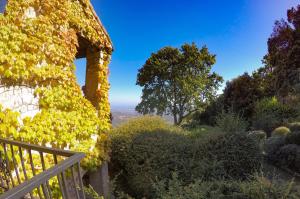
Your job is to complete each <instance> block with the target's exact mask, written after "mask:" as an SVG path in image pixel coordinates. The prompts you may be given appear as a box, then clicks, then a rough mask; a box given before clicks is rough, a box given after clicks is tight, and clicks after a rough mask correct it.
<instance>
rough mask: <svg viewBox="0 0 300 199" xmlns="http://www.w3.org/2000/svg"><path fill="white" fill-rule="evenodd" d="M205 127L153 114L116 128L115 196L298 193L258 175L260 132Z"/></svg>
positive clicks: (278, 195)
mask: <svg viewBox="0 0 300 199" xmlns="http://www.w3.org/2000/svg"><path fill="white" fill-rule="evenodd" d="M220 117H221V116H220ZM223 117H224V118H223V119H224V120H228V119H227V117H229V116H228V115H225V114H224V115H223ZM230 117H231V115H230ZM220 120H221V118H220ZM241 124H242V123H241ZM234 126H235V127H236V126H237V125H236V124H234ZM203 128H205V129H206V130H207V131H205V130H201V129H200V128H198V129H194V130H193V131H187V130H183V129H181V128H179V127H174V126H172V125H170V124H168V123H166V122H165V121H163V119H161V118H159V117H150V116H146V117H140V118H137V119H132V120H130V121H129V122H128V123H125V124H123V125H120V126H119V127H117V128H115V129H114V130H113V132H112V156H111V157H112V158H111V163H110V164H111V165H110V169H111V171H110V172H111V174H112V176H113V178H114V182H115V184H114V185H115V190H114V191H115V192H114V194H115V196H117V197H118V198H131V197H134V198H143V197H146V198H203V199H204V198H224V197H228V198H253V199H254V198H266V199H267V198H282V196H286V198H294V197H293V196H294V195H295V194H298V193H297V192H296V191H295V187H294V185H293V183H292V182H288V183H283V184H282V183H279V182H276V181H270V180H269V179H267V178H265V177H264V176H261V175H260V176H259V175H258V173H260V172H261V170H260V169H261V166H262V162H263V161H262V160H263V156H262V147H261V145H260V143H261V141H262V140H263V139H264V138H265V136H261V135H260V132H251V133H246V132H245V131H242V129H241V131H233V132H229V131H228V132H224V131H223V130H222V129H220V128H211V129H207V127H203ZM295 197H296V196H295ZM297 197H299V195H297Z"/></svg>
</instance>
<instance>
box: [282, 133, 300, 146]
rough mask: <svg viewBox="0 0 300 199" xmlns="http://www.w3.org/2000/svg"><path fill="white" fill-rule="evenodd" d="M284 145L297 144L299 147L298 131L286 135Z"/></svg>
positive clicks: (299, 135) (299, 134) (299, 136)
mask: <svg viewBox="0 0 300 199" xmlns="http://www.w3.org/2000/svg"><path fill="white" fill-rule="evenodd" d="M285 142H286V144H297V145H300V131H294V132H292V133H290V134H288V135H287V136H286V138H285Z"/></svg>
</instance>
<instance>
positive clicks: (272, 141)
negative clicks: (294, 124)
mask: <svg viewBox="0 0 300 199" xmlns="http://www.w3.org/2000/svg"><path fill="white" fill-rule="evenodd" d="M284 144H285V138H284V137H270V138H268V139H267V140H266V143H265V153H266V154H267V157H268V159H269V160H272V159H273V155H274V154H275V153H276V152H277V151H278V150H279V149H280V148H281V147H282V146H284Z"/></svg>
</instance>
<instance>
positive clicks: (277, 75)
mask: <svg viewBox="0 0 300 199" xmlns="http://www.w3.org/2000/svg"><path fill="white" fill-rule="evenodd" d="M287 17H288V20H287V21H286V20H281V21H276V22H275V26H274V30H273V33H272V35H271V37H270V38H269V40H268V54H267V55H266V56H265V57H266V59H265V60H266V62H265V64H266V67H268V68H272V81H271V82H273V90H274V91H276V95H277V96H279V97H287V96H288V95H290V94H292V95H293V94H295V93H297V92H299V91H297V86H298V87H299V83H300V75H299V74H300V5H299V6H298V7H297V8H292V9H290V10H288V12H287Z"/></svg>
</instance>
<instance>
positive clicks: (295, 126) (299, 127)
mask: <svg viewBox="0 0 300 199" xmlns="http://www.w3.org/2000/svg"><path fill="white" fill-rule="evenodd" d="M288 127H289V128H290V130H291V131H292V132H294V131H300V122H293V123H289V124H288Z"/></svg>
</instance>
